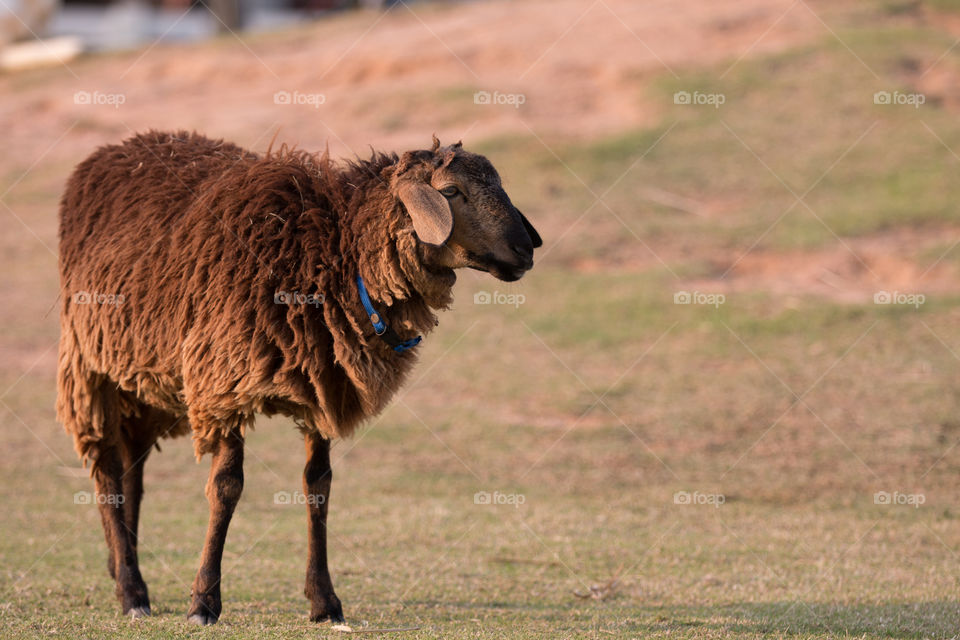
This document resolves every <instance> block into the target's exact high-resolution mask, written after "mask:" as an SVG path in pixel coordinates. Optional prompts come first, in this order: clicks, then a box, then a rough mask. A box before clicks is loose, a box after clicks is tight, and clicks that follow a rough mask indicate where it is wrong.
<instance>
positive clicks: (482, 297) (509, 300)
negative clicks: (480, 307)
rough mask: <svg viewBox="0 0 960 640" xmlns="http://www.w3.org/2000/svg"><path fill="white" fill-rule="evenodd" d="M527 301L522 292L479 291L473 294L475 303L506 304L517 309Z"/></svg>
mask: <svg viewBox="0 0 960 640" xmlns="http://www.w3.org/2000/svg"><path fill="white" fill-rule="evenodd" d="M526 301H527V297H526V296H525V295H523V294H522V293H500V292H499V291H494V292H492V293H491V292H489V291H478V292H476V293H475V294H473V304H506V305H510V306H512V307H513V308H515V309H519V308H520V305H522V304H523V303H524V302H526Z"/></svg>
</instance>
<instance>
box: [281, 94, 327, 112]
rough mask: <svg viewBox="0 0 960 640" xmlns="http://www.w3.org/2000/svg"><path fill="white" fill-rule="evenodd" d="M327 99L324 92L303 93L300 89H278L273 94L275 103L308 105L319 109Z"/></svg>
mask: <svg viewBox="0 0 960 640" xmlns="http://www.w3.org/2000/svg"><path fill="white" fill-rule="evenodd" d="M326 101H327V96H325V95H324V94H322V93H301V92H300V91H277V92H276V93H275V94H273V104H281V105H307V106H310V107H313V108H314V109H319V108H320V105H322V104H324V103H325V102H326Z"/></svg>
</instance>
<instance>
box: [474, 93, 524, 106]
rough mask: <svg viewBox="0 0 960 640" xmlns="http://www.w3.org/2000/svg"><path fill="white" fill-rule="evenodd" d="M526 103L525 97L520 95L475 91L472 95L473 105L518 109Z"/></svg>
mask: <svg viewBox="0 0 960 640" xmlns="http://www.w3.org/2000/svg"><path fill="white" fill-rule="evenodd" d="M526 101H527V96H526V95H525V94H522V93H500V92H499V91H494V92H493V93H491V92H489V91H477V92H476V93H474V94H473V104H503V105H508V106H511V107H514V108H516V109H519V108H520V105H522V104H524V103H525V102H526Z"/></svg>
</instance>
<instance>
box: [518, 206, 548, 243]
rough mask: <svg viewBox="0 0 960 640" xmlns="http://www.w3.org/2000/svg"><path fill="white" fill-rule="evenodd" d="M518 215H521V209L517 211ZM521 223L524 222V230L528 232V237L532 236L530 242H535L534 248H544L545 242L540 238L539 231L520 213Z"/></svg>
mask: <svg viewBox="0 0 960 640" xmlns="http://www.w3.org/2000/svg"><path fill="white" fill-rule="evenodd" d="M517 213H520V209H517ZM520 221H521V222H523V228H524V229H526V230H527V235H528V236H530V240H532V241H533V248H534V249H536V248H537V247H542V246H543V240H542V239H541V238H540V234H539V233H537V230H536V229H534V228H533V225H532V224H530V221H529V220H527V216H525V215H523V214H522V213H520Z"/></svg>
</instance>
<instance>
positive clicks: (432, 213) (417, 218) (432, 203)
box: [397, 181, 453, 246]
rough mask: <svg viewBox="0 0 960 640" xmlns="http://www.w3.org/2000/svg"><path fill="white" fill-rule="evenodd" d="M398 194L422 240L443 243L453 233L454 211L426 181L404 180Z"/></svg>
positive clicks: (434, 243) (433, 243)
mask: <svg viewBox="0 0 960 640" xmlns="http://www.w3.org/2000/svg"><path fill="white" fill-rule="evenodd" d="M397 195H398V196H399V197H400V201H401V202H402V203H403V206H404V207H406V208H407V213H409V214H410V217H411V218H412V219H413V229H414V231H416V232H417V237H418V238H420V241H421V242H425V243H427V244H432V245H436V246H439V245H442V244H443V243H444V242H446V241H447V240H448V239H449V238H450V234H451V233H453V212H452V211H450V205H449V204H447V199H446V198H444V197H443V195H442V194H441V193H440V192H439V191H437V190H436V189H434V188H433V187H431V186H430V185H429V184H427V183H425V182H415V181H404V182H403V183H401V184H400V186H399V188H398V189H397Z"/></svg>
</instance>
